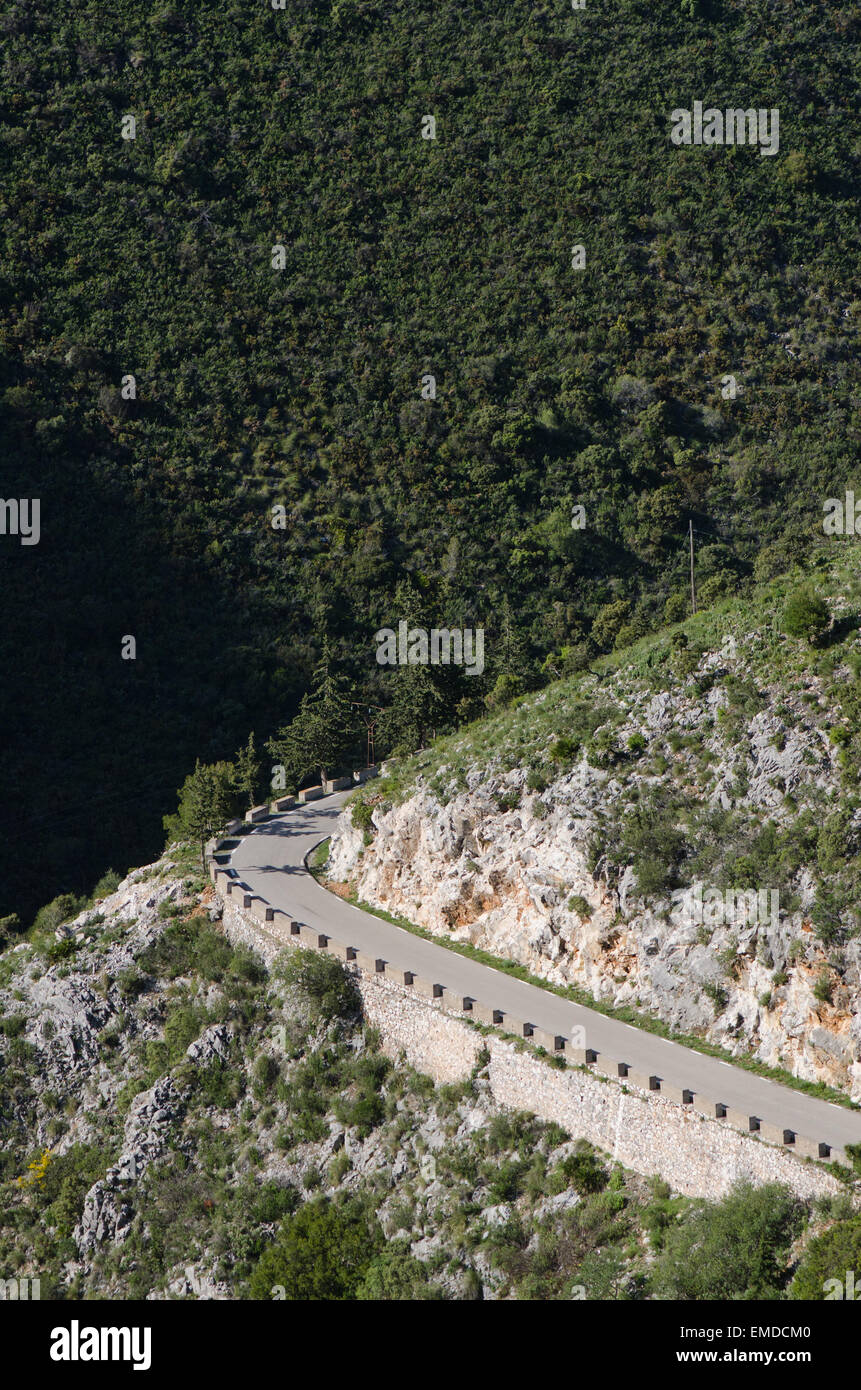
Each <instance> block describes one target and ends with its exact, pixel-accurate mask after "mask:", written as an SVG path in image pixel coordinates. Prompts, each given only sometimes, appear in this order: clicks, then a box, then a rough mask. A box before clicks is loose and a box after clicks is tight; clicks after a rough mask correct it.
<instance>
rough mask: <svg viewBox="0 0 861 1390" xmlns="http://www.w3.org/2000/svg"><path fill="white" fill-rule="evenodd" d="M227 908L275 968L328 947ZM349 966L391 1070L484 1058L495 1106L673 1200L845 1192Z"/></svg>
mask: <svg viewBox="0 0 861 1390" xmlns="http://www.w3.org/2000/svg"><path fill="white" fill-rule="evenodd" d="M219 878H220V879H221V876H220V875H219ZM221 882H223V880H221ZM221 882H219V884H218V887H219V893H220V889H221ZM222 900H223V904H224V915H223V921H224V927H225V930H226V931H227V933H228V935H229V936H230V938H231V940H234V941H236V942H242V943H244V944H246V945H248V946H251V947H253V948H254V949H255V950H256V951H258V952H259V953H260V954H261V955H262V956H263V957H264V958H265V959H266V960H267V961H268V962H270V963H271V961H272V960H273V959H274V957H275V956H276V955H277V954H278V953H279V951H281V950H283V949H284V948H285V947H289V946H291V945H296V944H301V945H304V946H307V945H311V946H312V948H314V947H315V946H316V948H317V949H327V948H326V947H321V946H319V945H317V942H318V940H319V938H318V937H317V934H316V933H314V937H315V941H314V942H313V943H312V942H311V941H310V940H306V939H305V938H304V936H303V934H302V933H301V932H298V933H297V932H295V930H293V927H294V926H295V925H298V924H292V925H291V919H290V918H288V917H287V916H286V915H285V914H284V913H280V912H276V913H275V914H274V916H273V919H272V920H271V921H268V922H266V921H262V920H260V919H259V918H258V917H256V916H255V915H253V913H252V911H251V909H246V908H245V907H244V906H243V896H242V895H241V894H240V893H239V892H232V893H230V894H229V895H226V896H224V897H223V899H222ZM270 911H271V909H270ZM309 935H310V934H309ZM323 940H324V941H328V942H329V945H330V947H331V945H332V944H334V943H332V942H331V939H330V938H323ZM339 954H340V953H339ZM345 954H346V953H345ZM343 958H344V957H343V956H342V959H343ZM347 968H348V969H349V970H350V971H351V973H352V974H354V976H355V978H356V981H357V984H358V987H359V989H360V991H361V994H362V999H363V1003H364V1010H365V1016H366V1018H367V1021H368V1022H369V1023H370V1024H371V1025H372V1026H373V1027H375V1028H378V1029H379V1031H380V1035H381V1037H382V1043H383V1049H384V1051H385V1052H386V1053H387V1055H388V1056H390V1057H391V1058H392V1059H393V1060H395V1061H397V1060H400V1059H401V1058H403V1059H405V1060H406V1061H407V1062H408V1063H409V1065H410V1066H412V1067H415V1069H416V1070H417V1071H420V1072H423V1073H425V1074H427V1075H429V1076H431V1077H433V1079H434V1080H435V1081H437V1082H440V1083H448V1082H455V1081H460V1080H463V1079H465V1078H466V1077H467V1076H468V1075H469V1073H470V1071H471V1070H472V1068H473V1067H474V1066H475V1065H476V1061H477V1059H478V1055H479V1053H480V1052H481V1050H482V1048H487V1050H488V1052H489V1054H490V1062H489V1066H488V1077H489V1081H490V1086H491V1090H492V1093H493V1096H494V1098H495V1099H496V1100H497V1101H498V1102H499V1104H501V1105H504V1106H507V1107H509V1108H511V1109H514V1110H528V1111H530V1112H531V1113H533V1114H535V1115H538V1116H539V1117H540V1118H541V1119H543V1120H548V1121H550V1120H555V1121H556V1123H557V1124H560V1125H561V1126H562V1127H563V1128H564V1129H565V1130H567V1131H568V1133H569V1134H570V1135H571V1136H572V1137H573V1138H583V1139H588V1140H589V1141H590V1142H591V1143H593V1144H596V1145H597V1146H598V1147H599V1148H601V1149H604V1150H605V1151H606V1152H607V1153H609V1154H610V1155H611V1156H612V1157H613V1158H614V1159H616V1160H618V1162H620V1163H622V1164H624V1165H625V1167H627V1168H631V1169H633V1170H634V1171H635V1172H638V1173H642V1174H645V1175H649V1176H650V1175H652V1174H657V1175H658V1176H660V1177H662V1178H663V1179H664V1180H665V1181H666V1182H668V1183H669V1184H670V1186H671V1187H672V1188H673V1189H674V1190H675V1191H677V1192H683V1193H685V1194H687V1195H688V1196H691V1197H708V1198H711V1199H714V1198H717V1197H721V1196H724V1195H725V1194H726V1193H727V1192H728V1191H729V1190H730V1188H731V1187H732V1186H733V1184H734V1183H736V1182H738V1181H741V1180H744V1179H746V1180H748V1181H749V1182H752V1183H754V1184H757V1185H759V1184H762V1183H766V1182H784V1183H786V1184H787V1185H788V1186H789V1187H790V1188H792V1190H793V1191H794V1192H796V1193H798V1195H799V1196H801V1197H812V1196H824V1195H836V1194H837V1193H839V1192H843V1191H845V1189H844V1188H843V1186H842V1184H841V1183H840V1182H839V1181H838V1180H837V1179H836V1178H834V1177H832V1175H831V1174H830V1173H828V1172H826V1171H825V1170H824V1168H822V1167H821V1166H820V1165H819V1164H817V1163H813V1162H805V1161H803V1160H802V1159H800V1158H797V1157H795V1155H793V1154H791V1153H789V1152H787V1151H786V1150H785V1149H782V1148H779V1147H776V1146H775V1145H773V1144H769V1143H765V1142H763V1141H762V1140H761V1139H759V1138H757V1137H755V1136H754V1135H752V1134H746V1133H742V1132H740V1131H739V1130H736V1129H734V1128H732V1127H731V1126H730V1125H726V1124H721V1123H716V1122H715V1121H714V1120H713V1119H708V1118H706V1117H705V1116H704V1115H702V1114H700V1113H698V1112H697V1111H696V1110H695V1109H693V1108H691V1107H689V1106H686V1105H681V1104H676V1103H675V1102H674V1100H671V1099H669V1098H667V1097H666V1096H663V1095H661V1094H660V1093H659V1092H655V1091H652V1090H645V1089H639V1088H637V1087H636V1086H635V1085H632V1083H631V1078H630V1077H629V1078H628V1079H627V1080H624V1081H623V1080H617V1079H612V1080H611V1079H605V1078H603V1077H602V1076H600V1075H598V1074H596V1073H595V1072H594V1070H590V1069H587V1067H586V1066H583V1067H578V1066H571V1065H569V1066H567V1067H566V1068H565V1069H564V1070H562V1069H557V1068H556V1067H553V1066H551V1065H550V1064H549V1062H548V1061H547V1060H543V1059H542V1058H541V1057H539V1056H536V1055H535V1054H534V1053H531V1052H530V1051H528V1049H526V1048H525V1047H523V1046H522V1045H521V1046H518V1045H517V1044H516V1043H514V1042H510V1041H507V1040H506V1039H504V1038H502V1037H499V1036H497V1035H495V1034H490V1033H487V1034H483V1033H482V1032H480V1031H479V1029H478V1028H477V1027H475V1026H474V1024H472V1023H471V1022H470V1021H469V1019H468V1018H467V1016H466V1015H465V1014H463V1013H461V1014H460V1015H458V1014H456V1013H453V1012H451V1004H450V1003H448V1002H447V1001H445V1000H444V999H442V998H439V997H437V998H434V997H433V994H432V993H428V992H427V991H424V992H418V991H417V990H416V988H415V983H416V979H415V977H414V980H413V984H402V983H399V982H398V981H397V980H395V979H393V978H392V975H391V974H390V973H389V974H387V973H386V971H385V969H383V970H377V969H376V967H375V962H373V961H370V960H369V961H367V962H366V963H362V962H360V961H359V960H358V959H353V960H350V962H349V964H348V966H347ZM645 1080H646V1083H647V1082H648V1078H646V1079H645Z"/></svg>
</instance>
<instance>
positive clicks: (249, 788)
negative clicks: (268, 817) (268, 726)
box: [233, 733, 260, 809]
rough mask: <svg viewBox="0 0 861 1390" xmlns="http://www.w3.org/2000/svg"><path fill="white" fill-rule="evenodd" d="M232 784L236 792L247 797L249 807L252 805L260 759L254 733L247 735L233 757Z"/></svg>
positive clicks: (257, 784) (258, 775)
mask: <svg viewBox="0 0 861 1390" xmlns="http://www.w3.org/2000/svg"><path fill="white" fill-rule="evenodd" d="M233 766H234V785H235V787H236V790H237V791H238V792H241V793H242V794H243V796H245V797H247V798H248V807H249V809H250V808H251V807H252V806H253V805H254V799H255V796H256V794H257V788H258V786H259V785H260V760H259V758H258V757H257V750H256V748H255V746H254V734H253V733H250V734H249V735H248V742H247V743H246V745H245V747H244V748H240V749H239V752H238V753H237V754H236V756H235V758H234V759H233Z"/></svg>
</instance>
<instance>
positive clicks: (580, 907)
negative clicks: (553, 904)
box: [568, 893, 592, 917]
mask: <svg viewBox="0 0 861 1390" xmlns="http://www.w3.org/2000/svg"><path fill="white" fill-rule="evenodd" d="M568 911H569V912H576V913H577V916H578V917H591V916H592V909H591V907H590V906H589V904H588V902H587V901H586V899H585V898H584V897H583V896H582V895H581V894H580V893H575V894H574V896H573V897H572V898H569V899H568Z"/></svg>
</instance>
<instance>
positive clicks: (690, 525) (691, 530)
mask: <svg viewBox="0 0 861 1390" xmlns="http://www.w3.org/2000/svg"><path fill="white" fill-rule="evenodd" d="M688 531H689V534H690V538H691V612H692V613H696V611H697V591H696V589H695V588H694V523H693V521H689V522H688Z"/></svg>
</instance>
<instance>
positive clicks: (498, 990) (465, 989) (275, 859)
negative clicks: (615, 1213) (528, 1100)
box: [219, 792, 861, 1150]
mask: <svg viewBox="0 0 861 1390" xmlns="http://www.w3.org/2000/svg"><path fill="white" fill-rule="evenodd" d="M349 795H350V793H349V792H342V793H336V794H335V795H333V796H327V797H325V798H323V799H322V800H320V801H314V802H311V803H309V804H308V805H305V806H299V807H296V809H295V810H292V811H287V812H285V813H284V814H283V815H279V816H273V817H271V818H270V819H269V820H267V821H263V822H261V823H260V824H258V825H254V826H250V827H249V830H248V833H247V834H245V835H244V837H243V839H242V840H241V841H240V843H239V844H238V845H237V846H236V847H235V848H234V850H233V851H232V854H231V856H230V860H229V866H230V867H232V868H234V869H236V870H237V872H238V875H239V877H240V879H241V880H242V882H243V883H245V884H247V886H248V887H249V888H250V889H251V891H252V892H253V893H255V894H256V895H258V896H259V897H261V898H263V899H265V901H266V902H267V903H269V904H270V905H271V906H272V907H277V908H281V909H282V910H283V911H284V912H287V913H289V915H290V916H291V917H294V918H296V919H298V920H299V921H302V922H305V923H307V925H308V926H309V927H312V928H313V929H314V930H319V931H320V932H321V933H325V934H328V935H330V936H332V937H334V938H335V939H336V940H338V941H341V942H343V943H344V944H345V945H348V946H354V947H356V949H357V950H359V951H364V952H367V954H368V955H373V956H375V957H382V959H384V960H386V961H388V962H390V963H391V964H392V965H393V966H394V967H395V968H396V969H404V970H413V971H414V972H415V973H416V974H417V975H420V976H423V977H424V978H425V979H431V980H434V981H435V982H437V983H439V984H441V985H443V986H446V987H448V988H450V989H452V990H455V991H459V992H462V993H463V994H464V995H471V996H472V997H474V998H476V999H481V1000H483V1001H484V1002H485V1003H486V1004H488V1005H492V1006H493V1007H494V1008H499V1009H502V1010H504V1011H505V1012H506V1013H510V1014H512V1015H513V1016H515V1017H518V1018H523V1019H528V1021H529V1022H530V1023H531V1024H532V1025H533V1026H534V1027H538V1028H543V1029H545V1030H546V1031H547V1032H548V1033H558V1034H562V1035H563V1036H564V1037H569V1036H570V1035H571V1032H572V1030H573V1029H574V1028H577V1027H581V1028H584V1029H585V1033H586V1041H585V1046H586V1047H589V1048H593V1049H594V1050H595V1051H596V1052H598V1053H601V1052H603V1053H604V1054H605V1055H606V1056H609V1057H615V1058H618V1059H619V1060H621V1061H626V1062H627V1063H628V1065H629V1066H630V1067H631V1068H632V1069H633V1070H635V1071H638V1072H641V1073H645V1074H647V1075H655V1076H660V1077H661V1078H662V1079H663V1080H664V1081H665V1082H666V1083H667V1084H669V1085H673V1086H678V1087H682V1088H688V1089H690V1090H691V1091H694V1092H697V1091H698V1092H699V1093H700V1094H701V1095H704V1096H710V1097H712V1098H713V1099H715V1100H720V1101H721V1102H722V1103H723V1104H724V1105H726V1106H728V1107H733V1108H735V1109H736V1110H739V1111H744V1112H746V1113H747V1114H749V1115H756V1116H758V1118H759V1119H760V1121H761V1122H763V1123H768V1124H773V1125H776V1126H778V1127H780V1128H783V1129H792V1130H795V1131H796V1132H797V1133H798V1134H804V1135H807V1136H808V1137H810V1138H811V1139H816V1140H817V1141H822V1142H824V1143H827V1144H829V1145H831V1147H832V1148H833V1149H836V1150H842V1149H843V1148H844V1145H845V1144H847V1143H854V1144H857V1143H861V1112H859V1111H853V1110H847V1109H845V1108H844V1107H843V1106H840V1105H834V1104H832V1103H831V1102H830V1101H824V1100H817V1099H816V1098H815V1097H812V1096H807V1095H805V1094H804V1093H803V1092H801V1091H794V1090H792V1089H790V1088H789V1087H786V1086H782V1085H780V1084H779V1083H778V1082H775V1081H769V1080H767V1079H766V1078H765V1077H761V1076H757V1075H756V1074H755V1073H753V1072H748V1071H743V1070H742V1069H741V1068H739V1067H734V1066H733V1065H732V1064H731V1063H729V1062H723V1061H720V1060H719V1059H718V1058H716V1057H708V1056H705V1055H704V1054H703V1053H700V1052H694V1051H692V1050H691V1049H690V1048H687V1047H683V1046H681V1044H679V1043H675V1042H670V1041H668V1040H667V1039H666V1038H660V1037H656V1036H655V1035H654V1034H652V1033H646V1032H643V1031H641V1030H640V1029H638V1028H634V1027H632V1026H631V1025H630V1024H627V1023H621V1022H620V1021H619V1020H618V1019H614V1018H608V1017H607V1016H606V1015H605V1014H600V1013H597V1012H595V1010H593V1009H588V1008H584V1007H583V1006H582V1005H579V1004H574V1003H572V1002H571V1001H569V1000H567V999H563V998H560V996H559V995H555V994H551V993H550V992H549V991H548V990H544V989H541V988H539V987H538V986H537V985H531V984H527V983H526V982H525V981H523V980H518V979H515V978H513V977H512V976H510V975H507V974H505V973H504V972H502V971H500V970H496V969H494V968H493V967H492V966H489V965H482V964H480V963H479V962H478V961H474V960H470V959H468V958H467V957H465V956H461V955H458V954H457V953H456V952H455V951H450V950H448V949H446V947H445V946H442V945H438V944H437V943H436V942H433V941H426V940H424V939H423V938H422V937H419V936H414V935H413V934H412V933H411V932H407V931H404V930H403V928H402V927H396V926H393V925H392V924H391V923H389V922H386V921H384V920H383V919H382V918H379V917H374V916H372V915H371V914H370V913H367V912H363V911H362V910H361V909H360V908H357V907H353V906H352V904H351V903H346V902H344V901H343V899H342V898H339V897H337V895H336V894H334V893H330V892H328V891H327V890H326V889H325V888H323V887H321V885H320V884H319V883H317V882H316V880H315V879H314V878H313V876H312V875H311V874H310V873H309V872H308V870H307V868H306V867H305V856H306V855H307V854H308V853H309V851H310V850H312V849H313V848H314V846H315V845H317V844H319V842H320V841H321V840H323V839H325V838H326V836H328V835H330V834H331V833H332V830H333V828H334V825H335V822H336V820H337V818H338V816H339V814H340V811H341V807H342V805H343V803H344V801H345V800H346V799H347V797H348V796H349ZM219 858H222V856H220V855H219Z"/></svg>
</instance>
